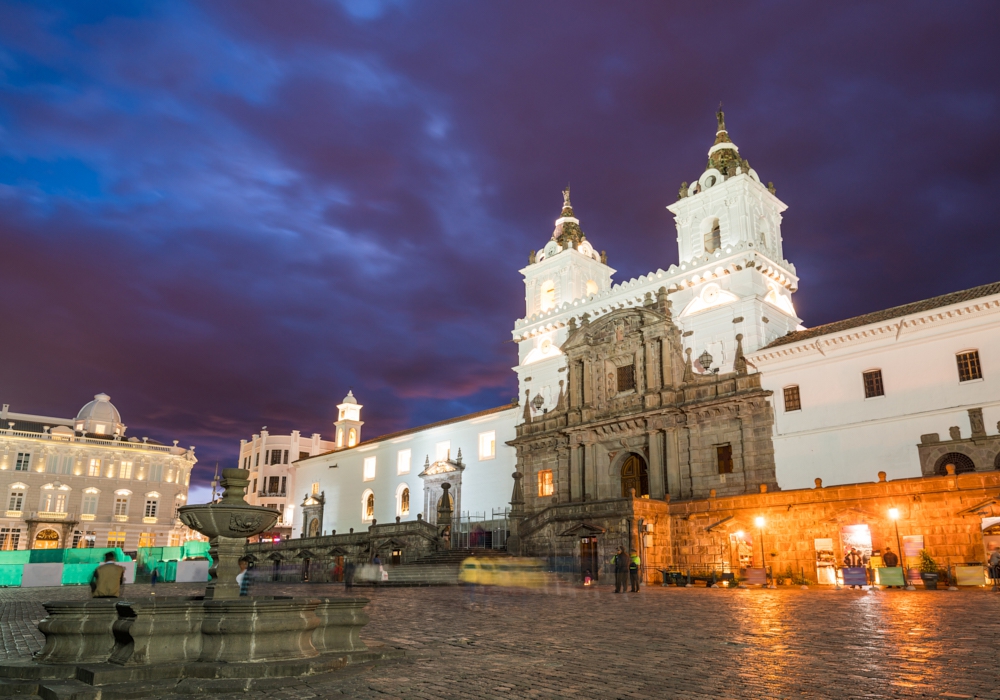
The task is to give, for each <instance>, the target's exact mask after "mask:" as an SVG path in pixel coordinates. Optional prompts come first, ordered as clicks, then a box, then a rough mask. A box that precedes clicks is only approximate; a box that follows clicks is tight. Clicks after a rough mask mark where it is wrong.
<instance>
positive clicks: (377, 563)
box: [372, 552, 382, 588]
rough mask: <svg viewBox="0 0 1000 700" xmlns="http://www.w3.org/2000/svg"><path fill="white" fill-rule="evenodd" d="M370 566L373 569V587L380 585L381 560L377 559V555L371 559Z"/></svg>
mask: <svg viewBox="0 0 1000 700" xmlns="http://www.w3.org/2000/svg"><path fill="white" fill-rule="evenodd" d="M372 565H373V566H374V567H375V587H376V588H378V585H379V584H380V583H382V558H381V557H379V555H378V553H377V552H376V553H375V558H374V559H372Z"/></svg>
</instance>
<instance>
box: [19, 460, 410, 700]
mask: <svg viewBox="0 0 1000 700" xmlns="http://www.w3.org/2000/svg"><path fill="white" fill-rule="evenodd" d="M248 476H249V472H247V471H246V470H243V469H224V470H223V471H222V477H223V478H222V486H223V489H224V492H223V495H222V498H221V500H219V501H218V502H216V503H206V504H203V505H191V506H184V507H182V508H181V509H180V519H181V520H182V521H183V522H184V524H185V525H187V526H188V527H190V528H192V529H194V530H197V531H198V532H200V533H202V534H204V535H207V536H208V537H209V538H210V540H209V541H210V544H211V548H210V550H209V553H210V555H211V557H212V561H213V565H212V568H210V569H209V574H210V576H211V578H210V580H209V583H208V586H207V587H206V589H205V595H204V596H192V597H161V596H156V597H152V596H150V597H132V596H128V595H127V594H128V592H129V591H128V590H127V589H126V590H125V591H123V593H125V594H126V595H125V596H124V597H123V598H122V599H120V600H115V599H95V600H88V601H83V602H80V601H72V602H51V603H45V604H44V606H45V609H46V611H47V612H48V616H47V617H46V618H45V619H43V620H42V621H41V622H40V623H39V624H38V628H39V630H41V631H42V633H43V634H44V635H45V646H44V647H43V648H42V650H41V651H39V652H36V654H35V656H34V658H33V660H32V661H31V662H14V663H6V664H2V665H0V678H15V679H23V680H32V679H33V680H39V679H55V680H57V681H58V683H61V684H63V686H65V687H68V686H67V684H69V686H74V687H75V686H76V685H80V684H83V685H86V686H90V687H91V692H92V691H93V686H111V685H115V684H119V683H121V684H126V683H131V682H134V681H136V680H143V681H159V680H172V681H175V682H176V680H177V679H182V678H184V679H192V678H197V679H203V680H204V679H209V680H211V679H234V678H244V679H252V678H262V677H283V676H295V675H306V674H313V673H322V672H325V671H330V670H334V669H336V668H340V667H342V666H344V665H346V664H348V663H359V662H366V661H374V660H377V659H386V658H392V657H396V656H401V655H402V652H399V651H397V650H394V649H385V648H382V649H378V650H370V649H368V648H367V647H366V646H365V644H364V643H363V642H362V641H361V638H360V632H361V628H362V627H364V625H366V624H367V623H368V619H369V618H368V615H367V614H366V613H365V611H364V607H365V605H366V604H367V603H368V600H366V599H364V598H319V597H308V598H293V597H290V596H288V597H283V596H253V597H240V591H239V585H238V584H237V583H236V576H237V574H238V573H239V559H240V557H242V556H243V551H244V547H245V544H246V538H247V537H250V536H252V535H256V534H259V533H261V532H263V531H264V530H267V529H269V528H270V527H272V526H273V525H274V523H275V521H276V520H277V518H278V513H277V512H275V511H274V510H271V509H270V508H264V507H261V506H251V505H249V504H248V503H246V501H245V500H244V493H245V490H246V487H247V486H248V485H249V483H250V482H249V480H248V478H247V477H248ZM71 679H72V680H71ZM78 690H79V689H78ZM109 690H110V688H109ZM73 692H76V691H73ZM56 696H58V693H56V694H55V695H53V697H56ZM73 697H76V696H75V695H74V696H73Z"/></svg>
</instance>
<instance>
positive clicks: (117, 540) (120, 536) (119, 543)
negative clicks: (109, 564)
mask: <svg viewBox="0 0 1000 700" xmlns="http://www.w3.org/2000/svg"><path fill="white" fill-rule="evenodd" d="M108 546H109V547H124V546H125V533H124V532H109V533H108Z"/></svg>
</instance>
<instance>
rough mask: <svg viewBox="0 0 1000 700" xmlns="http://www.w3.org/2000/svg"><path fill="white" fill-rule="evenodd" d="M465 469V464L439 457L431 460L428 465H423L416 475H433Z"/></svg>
mask: <svg viewBox="0 0 1000 700" xmlns="http://www.w3.org/2000/svg"><path fill="white" fill-rule="evenodd" d="M461 471H465V465H464V464H459V463H458V462H452V461H450V460H446V459H441V460H438V461H437V462H433V463H432V464H431V465H430V466H429V467H425V468H424V470H423V471H422V472H420V474H419V475H418V476H435V475H437V474H447V473H449V472H461Z"/></svg>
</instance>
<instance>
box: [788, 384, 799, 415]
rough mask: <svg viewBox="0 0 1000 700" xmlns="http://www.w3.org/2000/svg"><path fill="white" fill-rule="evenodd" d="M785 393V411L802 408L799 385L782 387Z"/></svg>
mask: <svg viewBox="0 0 1000 700" xmlns="http://www.w3.org/2000/svg"><path fill="white" fill-rule="evenodd" d="M784 394H785V412H786V413H787V412H789V411H801V410H802V400H801V399H800V398H799V387H798V385H796V384H793V385H792V386H786V387H785V389H784Z"/></svg>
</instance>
